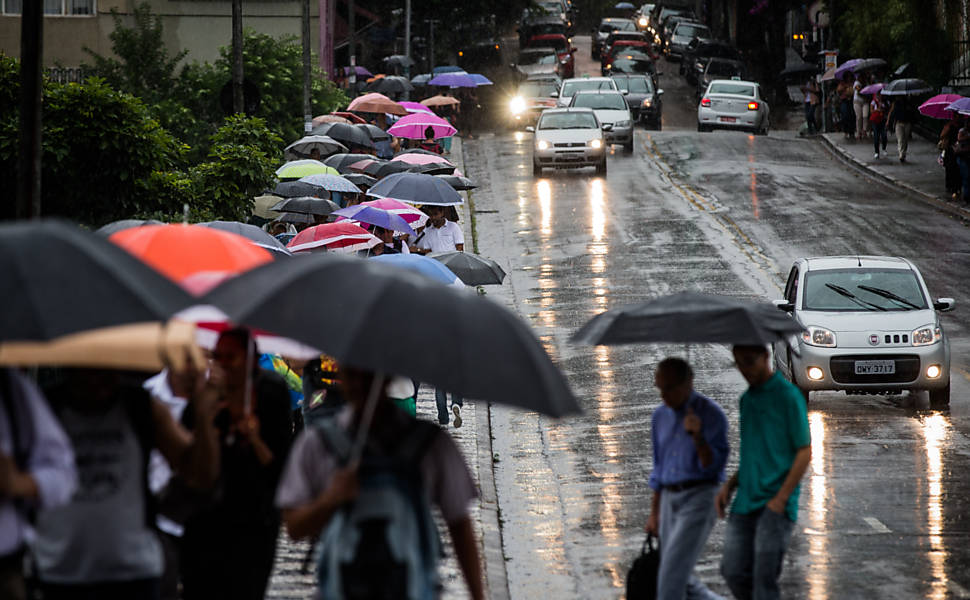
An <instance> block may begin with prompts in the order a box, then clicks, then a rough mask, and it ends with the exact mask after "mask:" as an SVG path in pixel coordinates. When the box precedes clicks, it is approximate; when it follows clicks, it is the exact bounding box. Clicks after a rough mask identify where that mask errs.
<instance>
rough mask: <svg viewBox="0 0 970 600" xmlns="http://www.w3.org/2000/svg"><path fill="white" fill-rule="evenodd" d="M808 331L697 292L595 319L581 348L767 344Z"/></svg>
mask: <svg viewBox="0 0 970 600" xmlns="http://www.w3.org/2000/svg"><path fill="white" fill-rule="evenodd" d="M803 329H804V328H803V327H802V326H801V325H799V324H798V322H797V321H795V320H794V319H792V318H791V317H790V316H789V315H787V314H786V313H783V312H781V311H780V310H778V309H777V308H775V307H774V306H772V305H770V304H756V303H754V302H748V301H744V300H739V299H736V298H728V297H725V296H711V295H707V294H700V293H697V292H681V293H679V294H673V295H671V296H664V297H661V298H656V299H654V300H650V301H648V302H644V303H641V304H631V305H628V306H622V307H619V308H615V309H613V310H609V311H607V312H605V313H601V314H599V315H596V316H595V317H593V318H592V319H590V320H589V321H587V322H586V324H585V325H583V326H582V327H581V328H580V329H579V331H577V332H576V333H575V334H574V335H573V337H572V341H573V342H576V343H580V344H591V345H593V344H603V345H611V346H615V345H619V344H635V343H647V342H671V343H681V344H692V343H711V344H744V345H759V344H760V345H766V344H770V343H772V342H776V341H781V340H785V339H787V338H788V337H789V336H791V335H793V334H797V333H799V332H801V331H802V330H803Z"/></svg>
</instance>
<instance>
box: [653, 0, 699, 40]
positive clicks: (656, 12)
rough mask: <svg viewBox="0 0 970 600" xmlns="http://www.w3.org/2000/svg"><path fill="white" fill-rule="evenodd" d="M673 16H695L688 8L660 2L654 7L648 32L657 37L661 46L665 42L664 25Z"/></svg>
mask: <svg viewBox="0 0 970 600" xmlns="http://www.w3.org/2000/svg"><path fill="white" fill-rule="evenodd" d="M671 15H690V16H691V17H692V18H693V16H694V11H693V10H691V9H690V8H689V7H687V6H673V5H671V4H670V3H665V2H659V3H657V5H656V6H654V7H653V12H652V13H650V23H649V24H648V25H647V32H648V33H650V35H651V36H655V37H656V40H655V41H656V42H657V43H658V44H659V43H660V42H662V41H663V37H662V36H663V24H664V21H666V20H667V17H669V16H671Z"/></svg>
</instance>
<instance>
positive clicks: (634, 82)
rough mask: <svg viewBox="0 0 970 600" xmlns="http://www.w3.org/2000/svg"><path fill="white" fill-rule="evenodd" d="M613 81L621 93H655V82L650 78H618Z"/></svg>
mask: <svg viewBox="0 0 970 600" xmlns="http://www.w3.org/2000/svg"><path fill="white" fill-rule="evenodd" d="M613 81H615V82H616V87H618V88H620V91H621V92H630V93H631V94H649V93H651V92H653V81H651V80H650V78H649V77H618V78H616V79H614V80H613Z"/></svg>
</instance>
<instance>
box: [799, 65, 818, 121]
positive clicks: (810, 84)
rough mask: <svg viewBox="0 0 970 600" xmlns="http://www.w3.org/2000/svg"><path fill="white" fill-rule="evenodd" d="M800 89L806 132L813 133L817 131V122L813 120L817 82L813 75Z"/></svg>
mask: <svg viewBox="0 0 970 600" xmlns="http://www.w3.org/2000/svg"><path fill="white" fill-rule="evenodd" d="M801 89H802V93H804V94H805V124H806V125H808V134H809V135H815V134H816V133H818V124H817V123H816V121H815V110H816V108H817V107H818V102H819V96H818V94H819V92H818V82H817V81H815V76H814V75H812V76H811V77H809V78H808V81H807V82H806V83H805V85H803V86H802V88H801Z"/></svg>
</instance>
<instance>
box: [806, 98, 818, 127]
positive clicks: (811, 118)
mask: <svg viewBox="0 0 970 600" xmlns="http://www.w3.org/2000/svg"><path fill="white" fill-rule="evenodd" d="M805 123H806V124H807V125H808V132H809V133H815V132H816V131H818V125H816V124H815V105H814V104H812V103H811V102H806V103H805Z"/></svg>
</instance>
